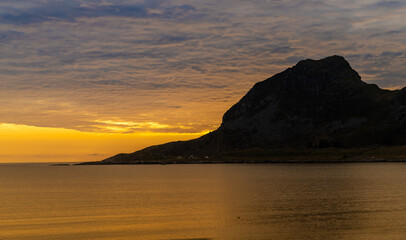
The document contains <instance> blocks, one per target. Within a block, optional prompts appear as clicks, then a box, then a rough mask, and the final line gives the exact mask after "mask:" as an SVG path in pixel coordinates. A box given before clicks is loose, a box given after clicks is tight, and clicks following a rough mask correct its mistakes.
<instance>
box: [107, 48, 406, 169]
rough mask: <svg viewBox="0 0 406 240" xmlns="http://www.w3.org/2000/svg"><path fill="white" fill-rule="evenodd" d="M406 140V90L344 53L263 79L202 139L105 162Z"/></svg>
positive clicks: (208, 156)
mask: <svg viewBox="0 0 406 240" xmlns="http://www.w3.org/2000/svg"><path fill="white" fill-rule="evenodd" d="M396 144H406V88H404V89H402V90H397V91H389V90H382V89H380V88H379V87H377V86H376V85H374V84H367V83H365V82H363V81H361V78H360V76H359V75H358V73H357V72H356V71H354V70H353V69H352V68H351V66H350V64H349V63H348V62H347V61H346V60H345V59H344V58H343V57H340V56H332V57H328V58H325V59H322V60H303V61H300V62H299V63H298V64H296V65H295V66H294V67H292V68H288V69H286V70H285V71H283V72H281V73H278V74H276V75H274V76H273V77H271V78H269V79H266V80H264V81H262V82H258V83H257V84H255V85H254V87H253V88H252V89H251V90H249V91H248V93H247V94H246V95H245V96H244V97H243V98H242V99H241V100H240V101H239V102H238V103H236V104H235V105H234V106H232V107H231V108H230V109H229V110H228V111H227V112H226V113H225V114H224V116H223V121H222V124H221V126H220V127H219V128H218V129H217V130H216V131H213V132H211V133H209V134H207V135H204V136H202V137H200V138H198V139H194V140H191V141H183V142H172V143H167V144H163V145H158V146H152V147H149V148H146V149H143V150H140V151H137V152H134V153H131V154H119V155H116V156H114V157H111V158H108V159H106V160H104V161H103V163H137V162H151V161H152V162H153V161H154V160H162V159H187V158H188V159H210V158H212V157H213V156H214V157H215V156H216V155H219V154H222V153H226V152H232V151H234V150H241V149H277V148H286V147H289V148H301V149H303V148H325V147H337V148H351V147H362V146H370V145H396Z"/></svg>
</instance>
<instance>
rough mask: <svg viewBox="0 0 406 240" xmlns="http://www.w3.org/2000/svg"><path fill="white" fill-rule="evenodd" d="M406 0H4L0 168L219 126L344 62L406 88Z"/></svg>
mask: <svg viewBox="0 0 406 240" xmlns="http://www.w3.org/2000/svg"><path fill="white" fill-rule="evenodd" d="M405 39H406V3H405V2H402V1H383V0H368V1H364V0H351V1H349V0H338V1H337V0H325V1H318V0H308V1H295V0H278V1H273V0H256V1H233V0H224V1H217V0H205V1H190V0H154V1H150V0H108V1H104V0H47V1H43V0H19V1H15V0H3V1H0V53H1V54H0V163H1V162H23V161H27V162H38V161H46V162H56V161H90V160H101V159H103V158H105V157H108V156H111V155H114V154H116V153H120V152H133V151H135V150H139V149H141V148H143V147H146V146H149V145H151V144H159V143H163V142H167V141H175V140H184V139H191V138H195V137H198V136H200V135H202V134H203V133H205V132H208V131H211V130H215V129H216V128H217V127H218V126H219V125H220V123H221V118H222V116H223V114H224V112H225V111H226V110H227V109H229V108H230V107H231V106H232V105H233V104H234V103H236V102H237V101H238V100H239V99H240V98H241V97H242V96H244V94H245V93H246V92H247V91H248V90H249V89H250V88H251V87H252V86H253V85H254V84H255V83H256V82H258V81H262V80H264V79H266V78H268V77H271V76H272V75H274V74H276V73H278V72H281V71H283V70H285V69H286V68H287V67H290V66H293V65H294V64H296V63H297V62H298V61H299V60H302V59H307V58H312V59H321V58H324V57H327V56H331V55H341V56H344V57H345V58H346V59H347V60H348V61H349V62H350V64H351V66H352V67H353V68H354V69H355V70H356V71H358V72H359V73H360V75H361V77H362V80H364V81H366V82H369V83H376V84H378V85H379V86H380V87H382V88H391V89H396V88H400V87H403V86H405V85H406V80H405V79H406V73H405V70H404V66H405V64H406V41H405Z"/></svg>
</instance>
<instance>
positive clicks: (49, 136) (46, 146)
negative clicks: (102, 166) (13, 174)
mask: <svg viewBox="0 0 406 240" xmlns="http://www.w3.org/2000/svg"><path fill="white" fill-rule="evenodd" d="M121 130H122V129H121ZM207 132H209V131H203V132H198V133H177V132H148V131H142V132H132V133H122V132H81V131H78V130H71V129H64V128H51V127H35V126H28V125H19V124H8V123H2V124H0V145H1V148H0V163H10V162H83V161H97V160H102V159H104V158H106V157H109V156H111V155H115V154H117V153H120V152H127V153H128V152H133V151H136V150H140V149H142V148H144V147H148V146H150V145H156V144H161V143H165V142H170V141H178V140H189V139H193V138H196V137H199V136H201V135H203V134H205V133H207Z"/></svg>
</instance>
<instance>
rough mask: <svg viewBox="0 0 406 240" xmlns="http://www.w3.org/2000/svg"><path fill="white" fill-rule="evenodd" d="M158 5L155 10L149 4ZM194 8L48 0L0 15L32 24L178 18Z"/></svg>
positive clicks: (14, 20) (3, 21) (187, 6)
mask: <svg viewBox="0 0 406 240" xmlns="http://www.w3.org/2000/svg"><path fill="white" fill-rule="evenodd" d="M152 6H153V7H158V8H157V11H154V9H151V8H150V7H152ZM192 11H196V9H195V8H194V7H193V6H190V5H187V4H183V5H177V6H170V7H167V8H160V7H159V4H145V3H144V4H127V5H120V4H82V3H81V1H51V2H49V3H45V4H43V5H41V6H39V7H35V8H31V9H13V11H10V12H8V13H3V14H0V20H1V21H2V23H8V24H31V23H42V22H48V21H61V20H64V21H76V20H77V19H78V18H95V17H131V18H146V17H148V18H154V17H157V18H177V17H184V16H186V15H187V14H188V13H189V12H192Z"/></svg>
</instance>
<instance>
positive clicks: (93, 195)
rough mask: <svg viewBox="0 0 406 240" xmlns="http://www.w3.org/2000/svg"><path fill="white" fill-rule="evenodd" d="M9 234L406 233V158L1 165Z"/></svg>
mask: <svg viewBox="0 0 406 240" xmlns="http://www.w3.org/2000/svg"><path fill="white" fill-rule="evenodd" d="M0 239H1V240H9V239H10V240H11V239H12V240H20V239H21V240H22V239H29V240H36V239H38V240H47V239H52V240H56V239H69V240H71V239H72V240H92V239H100V240H115V239H120V240H126V239H357V240H359V239H368V240H371V239H372V240H373V239H406V164H402V163H363V164H307V165H305V164H302V165H300V164H297V165H296V164H286V165H284V164H269V165H265V164H264V165H156V166H155V165H153V166H134V165H131V166H76V167H51V166H46V165H0Z"/></svg>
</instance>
